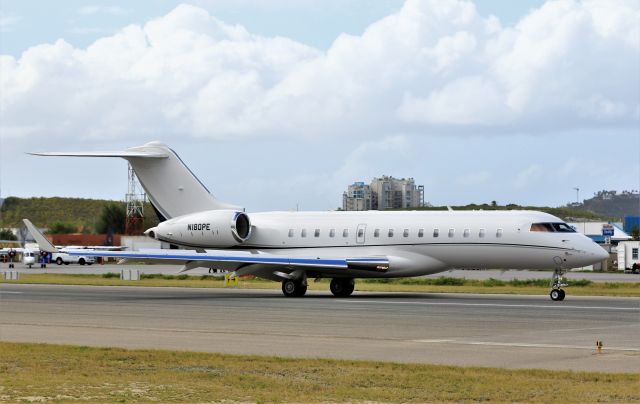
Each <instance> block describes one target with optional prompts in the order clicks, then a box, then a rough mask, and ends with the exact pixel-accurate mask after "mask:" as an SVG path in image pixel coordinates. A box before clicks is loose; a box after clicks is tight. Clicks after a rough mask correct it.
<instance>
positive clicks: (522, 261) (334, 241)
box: [32, 142, 608, 300]
mask: <svg viewBox="0 0 640 404" xmlns="http://www.w3.org/2000/svg"><path fill="white" fill-rule="evenodd" d="M32 154H34V155H40V156H74V157H121V158H124V159H126V160H127V161H128V162H129V163H130V164H131V166H132V167H133V169H134V171H135V173H136V175H137V176H138V179H139V180H140V183H141V185H142V187H143V188H144V189H145V191H146V192H147V195H148V197H149V199H150V201H151V203H152V205H153V206H154V208H155V209H156V211H157V213H158V216H159V217H160V219H161V223H160V224H159V225H158V226H156V227H154V228H151V229H148V230H147V231H146V232H145V233H146V234H147V235H148V236H150V237H153V238H155V239H157V240H161V241H165V242H167V243H171V244H175V245H179V246H182V247H185V248H188V249H181V250H176V249H172V250H141V251H130V252H97V253H95V255H96V256H104V257H118V258H122V259H125V260H146V261H152V262H156V261H163V262H166V263H181V264H184V269H183V270H190V269H193V268H198V267H205V268H215V269H220V270H225V271H233V272H234V273H235V275H246V274H251V275H255V276H257V277H261V278H266V279H271V280H274V281H281V282H282V291H283V293H284V295H285V296H303V295H304V294H305V293H306V290H307V278H316V279H319V278H331V284H330V289H331V292H332V293H333V294H334V295H335V296H349V295H350V294H351V293H352V292H353V290H354V279H355V278H397V277H414V276H421V275H430V274H434V273H438V272H442V271H446V270H449V269H452V268H492V269H543V268H549V267H553V268H555V271H554V274H553V278H552V281H551V293H550V296H551V299H553V300H563V299H564V296H565V292H564V290H563V289H562V287H564V286H566V284H564V283H563V278H562V275H563V273H564V271H565V270H566V269H569V268H574V267H582V266H585V265H590V264H593V263H596V262H600V261H602V260H604V259H606V258H607V257H608V253H607V252H606V251H605V250H604V249H602V248H601V247H600V246H598V245H597V244H596V243H594V242H593V241H592V240H591V239H589V238H587V237H585V236H584V235H582V234H580V233H577V232H576V231H575V230H574V229H573V228H571V227H570V226H569V225H567V224H566V223H564V222H563V221H562V220H561V219H559V218H557V217H555V216H552V215H549V214H547V213H542V212H535V211H431V212H427V211H364V212H342V211H335V212H264V213H246V212H244V210H243V209H241V208H238V207H237V206H234V205H230V204H227V203H223V202H220V201H219V200H217V199H216V198H215V197H214V196H213V195H212V194H211V193H210V192H209V190H208V189H207V188H206V187H205V186H204V185H203V184H202V183H201V182H200V181H199V180H198V179H197V178H196V176H195V175H194V174H193V173H192V172H191V171H190V170H189V168H188V167H187V166H186V165H185V164H184V163H183V162H182V160H181V159H180V158H179V157H178V155H177V154H176V153H175V152H174V151H173V150H171V149H170V148H169V147H167V146H166V145H164V144H162V143H160V142H151V143H147V144H145V145H143V146H139V147H133V148H130V149H127V150H125V151H118V152H56V153H32ZM34 235H35V234H34ZM76 253H77V254H80V253H81V254H84V255H86V254H87V252H73V251H71V252H70V254H76Z"/></svg>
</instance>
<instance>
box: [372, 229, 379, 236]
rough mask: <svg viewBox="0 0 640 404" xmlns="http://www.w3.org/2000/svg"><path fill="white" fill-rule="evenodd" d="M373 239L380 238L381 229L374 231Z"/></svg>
mask: <svg viewBox="0 0 640 404" xmlns="http://www.w3.org/2000/svg"><path fill="white" fill-rule="evenodd" d="M373 237H380V229H375V230H374V231H373Z"/></svg>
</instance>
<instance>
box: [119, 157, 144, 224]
mask: <svg viewBox="0 0 640 404" xmlns="http://www.w3.org/2000/svg"><path fill="white" fill-rule="evenodd" d="M128 184H129V185H128V189H127V195H126V196H125V201H126V202H127V218H126V222H125V225H124V232H125V233H126V234H132V235H133V234H142V232H143V230H144V229H143V222H144V203H145V201H146V200H147V195H146V194H145V193H144V191H143V190H142V186H141V185H140V182H139V181H138V177H136V173H135V172H134V171H133V167H131V164H129V181H128Z"/></svg>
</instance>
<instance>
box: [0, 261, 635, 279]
mask: <svg viewBox="0 0 640 404" xmlns="http://www.w3.org/2000/svg"><path fill="white" fill-rule="evenodd" d="M39 266H40V264H36V265H35V266H34V267H33V268H31V269H29V268H27V267H26V266H23V265H22V263H20V264H16V269H17V270H18V271H20V272H21V273H66V274H103V273H107V272H120V270H121V269H125V268H126V269H138V270H140V272H143V273H147V274H166V275H175V274H177V273H178V272H179V271H180V269H181V268H182V267H181V266H179V265H115V264H109V265H97V264H94V265H84V266H83V265H77V264H70V265H56V264H48V265H47V268H46V269H41V268H40V267H39ZM6 270H8V268H7V266H6V264H0V272H2V271H6ZM207 271H208V270H207V269H204V268H197V269H194V270H192V271H189V272H187V274H188V275H196V276H200V275H203V274H206V273H207ZM438 276H450V277H453V278H466V279H480V280H482V279H489V278H494V279H500V280H503V281H510V280H512V279H551V271H526V270H507V271H502V270H493V269H492V270H482V271H478V270H460V269H454V270H451V271H446V272H441V273H438V274H435V275H429V276H428V277H430V278H433V277H438ZM565 276H566V277H567V278H568V279H589V280H591V281H593V282H640V274H630V273H628V274H625V273H618V272H588V271H580V272H577V271H576V272H567V273H566V275H565Z"/></svg>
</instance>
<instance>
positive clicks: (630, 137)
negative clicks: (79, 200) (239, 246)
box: [0, 0, 640, 212]
mask: <svg viewBox="0 0 640 404" xmlns="http://www.w3.org/2000/svg"><path fill="white" fill-rule="evenodd" d="M638 21H640V1H639V0H607V1H570V0H566V1H565V0H555V1H541V0H523V1H517V2H515V1H509V2H506V1H498V0H478V1H475V2H471V1H462V0H406V1H396V0H384V1H382V0H380V1H364V0H323V1H321V0H295V1H294V0H271V1H260V0H234V1H232V0H194V1H192V2H189V3H183V2H178V1H169V0H153V1H151V0H145V1H136V2H128V1H101V2H91V1H81V0H68V1H65V2H40V1H38V2H36V1H34V0H20V1H17V0H9V1H8V0H0V197H7V196H19V197H31V196H73V197H84V198H108V199H116V200H120V199H123V198H124V194H125V192H126V189H127V182H126V180H127V171H126V163H125V162H124V161H122V160H118V159H114V160H109V159H99V160H90V159H71V158H43V157H34V156H28V155H26V154H25V153H27V152H32V151H79V150H91V151H98V150H119V149H123V148H127V147H132V146H137V145H141V144H144V143H146V142H149V141H154V140H160V141H163V142H165V143H167V144H169V145H170V146H171V147H172V148H173V149H174V150H175V151H176V152H177V153H178V154H179V155H180V156H181V158H182V159H183V161H185V162H186V163H187V165H189V167H190V168H191V169H192V171H193V172H194V173H195V174H196V175H197V176H198V177H199V178H200V179H201V181H202V182H203V183H205V184H206V185H207V187H208V188H209V189H210V190H211V191H212V193H213V194H214V195H215V196H216V197H218V198H220V199H221V200H223V201H225V202H229V203H233V204H236V205H239V206H244V207H246V208H247V210H248V211H250V212H251V211H262V210H289V209H294V208H296V206H298V207H299V208H300V209H303V210H329V209H335V208H336V207H338V206H340V205H341V202H342V192H343V191H344V190H345V189H346V188H347V186H348V185H349V184H350V183H352V182H355V181H366V182H368V181H370V180H371V179H372V178H373V177H376V176H381V175H393V176H395V177H413V178H414V179H415V181H416V183H417V184H423V185H424V186H425V199H426V200H427V201H429V202H431V203H433V204H435V205H458V204H466V203H472V202H474V203H482V202H490V201H493V200H496V201H498V202H499V203H501V204H506V203H519V204H525V205H549V206H560V205H563V204H566V203H568V202H574V201H575V200H576V192H575V190H574V188H575V187H579V188H580V198H581V199H583V198H588V197H590V196H592V195H593V193H595V192H597V191H599V190H602V189H615V190H619V191H621V190H637V189H639V188H640V24H639V23H638Z"/></svg>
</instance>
